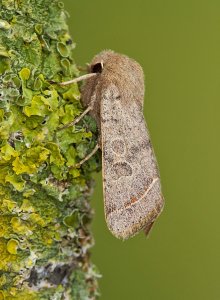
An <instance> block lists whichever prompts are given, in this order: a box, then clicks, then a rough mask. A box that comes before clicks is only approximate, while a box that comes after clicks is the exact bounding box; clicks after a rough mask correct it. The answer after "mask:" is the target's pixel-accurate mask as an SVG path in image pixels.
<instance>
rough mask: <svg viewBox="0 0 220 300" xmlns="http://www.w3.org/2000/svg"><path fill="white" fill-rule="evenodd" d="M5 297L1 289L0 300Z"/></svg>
mask: <svg viewBox="0 0 220 300" xmlns="http://www.w3.org/2000/svg"><path fill="white" fill-rule="evenodd" d="M4 299H5V295H4V292H3V291H0V300H4Z"/></svg>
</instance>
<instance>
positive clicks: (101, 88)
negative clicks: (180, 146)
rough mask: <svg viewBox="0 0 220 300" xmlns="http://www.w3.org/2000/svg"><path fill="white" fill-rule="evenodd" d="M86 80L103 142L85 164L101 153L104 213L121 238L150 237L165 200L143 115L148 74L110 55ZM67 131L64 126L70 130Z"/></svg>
mask: <svg viewBox="0 0 220 300" xmlns="http://www.w3.org/2000/svg"><path fill="white" fill-rule="evenodd" d="M83 79H86V80H85V83H84V86H83V91H82V102H83V105H84V106H85V107H86V109H85V111H84V112H83V114H82V115H81V116H79V117H78V118H77V119H76V120H74V121H73V122H72V123H70V124H68V125H67V126H68V127H69V126H71V125H73V124H75V123H76V122H78V121H79V120H80V119H81V118H82V117H83V116H84V115H85V114H86V113H88V112H89V113H90V114H91V116H92V117H93V118H94V119H95V120H96V122H97V125H98V129H99V141H98V144H97V146H96V147H95V148H94V150H93V151H92V152H91V153H90V154H89V155H88V156H87V157H86V158H85V159H83V160H82V162H80V164H81V163H83V162H85V161H86V160H87V159H89V158H90V157H91V156H92V155H93V154H94V153H95V152H96V151H97V149H99V148H100V149H101V151H102V178H103V193H104V211H105V218H106V222H107V226H108V228H109V230H110V231H111V232H112V234H113V235H114V236H115V237H117V238H121V239H127V238H129V237H132V236H134V235H135V234H137V233H138V232H139V231H140V230H144V231H145V233H146V234H147V233H148V232H149V230H150V229H151V227H152V225H153V223H154V221H155V220H156V218H157V217H158V216H159V214H160V213H161V211H162V209H163V206H164V198H163V195H162V192H161V184H160V175H159V170H158V166H157V161H156V158H155V154H154V150H153V148H152V144H151V140H150V136H149V132H148V129H147V125H146V123H145V120H144V115H143V104H144V90H145V88H144V74H143V71H142V68H141V66H140V65H139V64H138V63H137V62H136V61H135V60H133V59H131V58H129V57H127V56H125V55H122V54H118V53H115V52H113V51H111V50H106V51H103V52H101V53H99V54H98V55H96V56H95V57H94V58H93V60H92V62H91V64H90V65H89V74H86V75H84V76H82V77H79V78H76V79H73V80H71V81H69V82H64V83H61V84H62V85H66V84H70V83H72V82H76V81H79V80H83ZM67 126H64V127H67Z"/></svg>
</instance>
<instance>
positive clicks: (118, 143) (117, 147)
mask: <svg viewBox="0 0 220 300" xmlns="http://www.w3.org/2000/svg"><path fill="white" fill-rule="evenodd" d="M111 146H112V150H113V151H114V152H115V153H116V154H120V155H122V154H123V153H124V152H125V143H124V141H123V140H121V139H115V140H113V141H112V143H111Z"/></svg>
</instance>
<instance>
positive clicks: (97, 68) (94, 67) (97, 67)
mask: <svg viewBox="0 0 220 300" xmlns="http://www.w3.org/2000/svg"><path fill="white" fill-rule="evenodd" d="M102 70H103V62H100V63H97V64H95V65H92V66H91V72H92V73H102Z"/></svg>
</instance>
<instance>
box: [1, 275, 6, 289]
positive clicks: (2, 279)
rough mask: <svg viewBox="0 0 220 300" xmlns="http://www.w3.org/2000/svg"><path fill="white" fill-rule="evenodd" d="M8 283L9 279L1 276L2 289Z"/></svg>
mask: <svg viewBox="0 0 220 300" xmlns="http://www.w3.org/2000/svg"><path fill="white" fill-rule="evenodd" d="M6 282H7V278H6V276H5V275H2V276H0V287H2V286H3V285H5V284H6Z"/></svg>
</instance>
